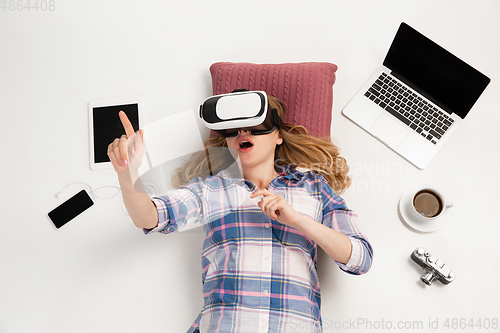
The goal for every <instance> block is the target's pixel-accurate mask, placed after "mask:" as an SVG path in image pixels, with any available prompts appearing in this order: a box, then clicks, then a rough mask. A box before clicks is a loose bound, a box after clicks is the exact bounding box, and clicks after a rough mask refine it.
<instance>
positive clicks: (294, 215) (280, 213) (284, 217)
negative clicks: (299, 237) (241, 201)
mask: <svg viewBox="0 0 500 333" xmlns="http://www.w3.org/2000/svg"><path fill="white" fill-rule="evenodd" d="M259 195H262V196H264V197H263V198H262V200H260V201H259V203H258V205H259V207H260V209H261V210H262V212H263V213H264V214H266V215H267V216H269V217H270V218H271V219H273V220H276V221H278V222H279V223H281V224H286V225H288V226H290V227H294V226H295V225H296V224H297V222H298V219H299V216H300V214H299V213H298V212H297V211H296V210H295V209H293V207H292V206H290V204H289V203H288V202H287V201H286V200H285V198H283V196H281V195H279V194H274V193H272V192H269V191H268V190H258V191H255V192H254V193H252V195H251V196H250V198H252V199H253V198H255V197H258V196H259Z"/></svg>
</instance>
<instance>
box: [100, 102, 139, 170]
mask: <svg viewBox="0 0 500 333" xmlns="http://www.w3.org/2000/svg"><path fill="white" fill-rule="evenodd" d="M120 111H123V112H125V114H126V115H127V117H128V119H129V120H130V122H131V123H132V126H133V127H134V131H136V132H137V131H138V130H139V105H138V104H125V105H113V106H101V107H94V108H93V123H94V161H95V163H103V162H109V157H108V146H109V144H110V143H111V142H113V140H114V139H116V138H119V137H121V136H122V135H123V134H125V129H124V128H123V125H122V123H121V121H120V117H119V116H118V113H119V112H120Z"/></svg>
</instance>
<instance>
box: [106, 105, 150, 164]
mask: <svg viewBox="0 0 500 333" xmlns="http://www.w3.org/2000/svg"><path fill="white" fill-rule="evenodd" d="M118 116H119V117H120V120H121V122H122V125H123V128H124V129H125V133H126V134H124V135H122V136H121V137H120V138H116V139H115V140H114V141H113V142H112V143H111V144H110V145H109V146H108V156H109V159H110V161H111V164H112V165H113V168H114V169H115V171H116V173H118V174H122V173H124V172H131V171H134V172H135V171H137V170H138V169H139V167H140V166H141V163H142V157H143V155H144V145H143V143H142V140H143V135H144V131H143V130H142V129H141V130H139V131H138V132H137V133H135V132H134V127H133V126H132V123H131V122H130V120H129V119H128V117H127V115H126V114H125V112H123V111H120V112H119V113H118Z"/></svg>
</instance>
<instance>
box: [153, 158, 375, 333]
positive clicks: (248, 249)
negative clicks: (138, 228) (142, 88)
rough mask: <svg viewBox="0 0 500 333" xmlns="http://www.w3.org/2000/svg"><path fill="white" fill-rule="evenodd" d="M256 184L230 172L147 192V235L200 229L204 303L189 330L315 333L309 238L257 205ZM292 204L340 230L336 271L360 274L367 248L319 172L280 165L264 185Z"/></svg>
mask: <svg viewBox="0 0 500 333" xmlns="http://www.w3.org/2000/svg"><path fill="white" fill-rule="evenodd" d="M256 190H257V188H256V187H255V185H254V184H253V183H251V182H250V181H248V180H245V179H241V178H232V176H231V174H230V172H228V171H227V170H226V171H221V172H220V173H219V174H218V175H217V176H210V177H207V178H205V179H202V178H195V179H193V180H192V181H191V182H190V183H189V184H187V185H185V186H181V187H180V188H178V189H176V190H174V191H170V192H168V194H167V195H165V196H162V197H157V198H153V202H154V203H155V204H156V207H157V210H158V217H159V224H158V226H157V227H156V228H155V229H152V230H145V232H146V233H152V232H161V233H165V234H167V233H171V232H174V231H176V230H179V231H181V230H187V229H190V228H193V227H196V226H203V227H204V228H205V232H206V237H205V241H204V243H203V250H202V281H203V297H204V306H203V309H202V311H201V313H200V315H199V316H198V318H197V319H196V320H195V322H194V323H193V325H192V326H191V328H190V329H189V331H188V332H198V330H199V332H242V333H243V332H251V333H256V332H259V333H260V332H262V333H263V332H266V333H267V332H308V333H310V332H322V323H321V315H320V305H321V295H320V288H319V281H318V274H317V272H316V256H317V247H316V243H315V242H314V241H312V240H311V239H309V238H307V237H306V236H305V235H304V234H302V233H300V232H299V231H297V230H296V229H294V228H291V227H288V226H286V225H283V224H281V223H279V222H277V221H275V220H271V219H270V218H269V217H267V216H266V215H265V214H264V213H262V211H261V210H260V208H259V206H258V205H257V202H258V201H259V200H260V198H255V199H250V194H251V193H252V192H254V191H256ZM268 190H269V191H271V192H274V193H276V194H280V195H282V196H283V197H284V198H285V200H286V201H287V202H288V203H289V204H290V205H291V206H292V207H294V209H295V210H296V211H298V212H300V213H303V214H307V215H309V216H310V217H312V218H313V219H315V220H316V221H318V223H323V224H324V225H326V226H328V227H330V228H332V229H334V230H337V231H340V232H341V233H343V234H345V235H347V236H348V237H349V239H350V240H351V243H352V254H351V258H350V260H349V262H348V263H347V264H345V265H344V264H341V263H338V262H337V264H338V265H339V267H340V269H342V270H343V271H345V272H347V273H351V274H357V275H359V274H364V273H366V272H367V271H368V270H369V269H370V266H371V263H372V255H373V250H372V247H371V245H370V243H369V242H368V240H367V239H366V238H365V237H364V236H363V235H362V234H361V232H360V231H359V229H358V228H357V226H356V224H355V222H354V220H355V219H356V215H355V214H354V213H353V212H352V211H351V210H349V209H348V208H347V206H346V204H345V202H344V200H343V199H342V198H341V197H340V196H338V195H337V194H336V193H335V192H334V191H333V190H332V188H331V187H330V186H329V184H328V183H327V182H326V180H325V179H324V178H323V177H322V176H318V175H316V174H315V173H313V172H310V171H307V170H304V169H299V168H298V169H292V168H289V167H287V168H286V169H285V170H284V172H283V173H282V174H280V176H278V177H276V178H275V179H274V180H273V181H272V182H271V183H270V184H269V188H268Z"/></svg>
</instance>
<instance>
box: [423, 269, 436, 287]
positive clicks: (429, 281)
mask: <svg viewBox="0 0 500 333" xmlns="http://www.w3.org/2000/svg"><path fill="white" fill-rule="evenodd" d="M434 278H435V276H434V275H433V274H432V273H431V272H427V273H426V274H425V275H424V276H422V277H421V278H420V280H422V282H423V283H425V284H426V285H428V286H430V285H431V284H432V280H434Z"/></svg>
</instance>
